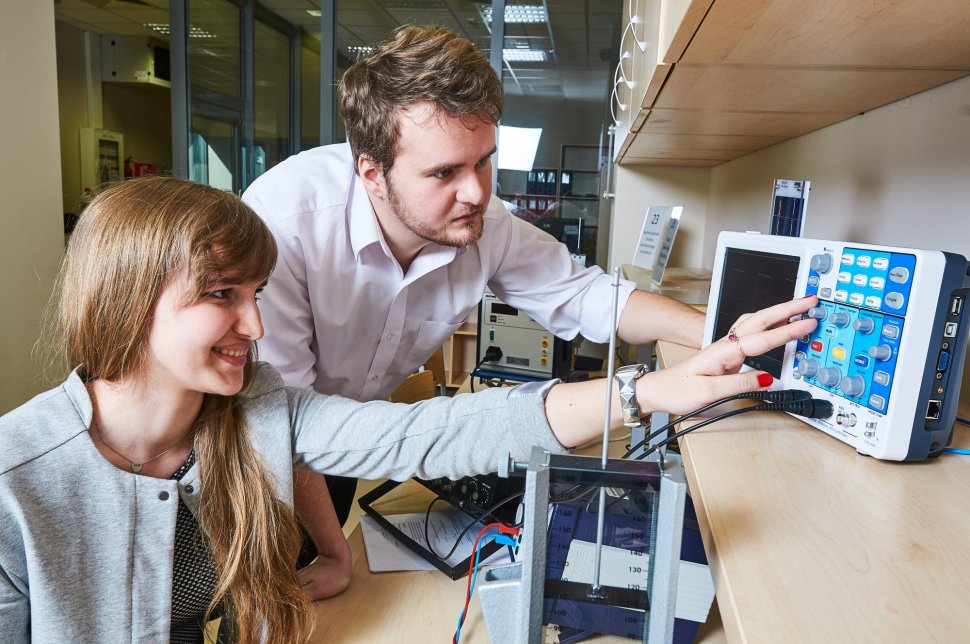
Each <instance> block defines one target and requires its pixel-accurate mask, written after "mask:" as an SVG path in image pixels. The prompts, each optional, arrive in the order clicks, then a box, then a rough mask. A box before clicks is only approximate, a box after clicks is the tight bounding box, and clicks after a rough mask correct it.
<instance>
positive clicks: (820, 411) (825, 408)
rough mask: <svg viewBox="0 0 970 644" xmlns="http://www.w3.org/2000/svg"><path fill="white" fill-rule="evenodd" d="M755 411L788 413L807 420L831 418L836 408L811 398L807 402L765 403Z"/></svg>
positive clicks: (819, 399)
mask: <svg viewBox="0 0 970 644" xmlns="http://www.w3.org/2000/svg"><path fill="white" fill-rule="evenodd" d="M755 409H758V410H759V411H787V412H788V413H789V414H795V415H796V416H804V417H805V418H829V417H830V416H831V415H832V413H833V412H834V411H835V408H834V407H833V406H832V403H830V402H829V401H827V400H822V399H821V398H809V399H807V400H795V401H792V402H782V403H764V404H761V405H758V406H757V407H756V408H755Z"/></svg>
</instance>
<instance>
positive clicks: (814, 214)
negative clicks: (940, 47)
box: [704, 77, 970, 266]
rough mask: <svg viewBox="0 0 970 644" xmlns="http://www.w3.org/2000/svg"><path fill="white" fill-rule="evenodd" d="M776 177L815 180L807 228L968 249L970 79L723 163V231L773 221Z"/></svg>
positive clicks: (719, 216) (719, 172) (713, 205)
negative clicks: (772, 195) (773, 189)
mask: <svg viewBox="0 0 970 644" xmlns="http://www.w3.org/2000/svg"><path fill="white" fill-rule="evenodd" d="M775 179H810V180H811V181H812V191H811V195H810V196H809V200H808V213H807V218H806V227H805V231H804V235H805V236H806V237H816V238H821V239H833V240H839V241H856V242H863V243H873V244H888V245H893V246H906V247H912V248H928V249H938V250H948V251H952V252H957V253H961V254H963V255H965V256H968V257H970V77H966V78H963V79H960V80H957V81H953V82H951V83H949V84H947V85H943V86H941V87H937V88H934V89H931V90H928V91H926V92H923V93H921V94H917V95H915V96H912V97H910V98H906V99H903V100H901V101H897V102H896V103H892V104H890V105H886V106H884V107H881V108H879V109H877V110H873V111H872V112H868V113H866V114H862V115H859V116H856V117H853V118H851V119H849V120H847V121H843V122H841V123H837V124H835V125H831V126H829V127H827V128H824V129H822V130H818V131H816V132H812V133H810V134H806V135H804V136H801V137H798V138H796V139H792V140H790V141H786V142H784V143H779V144H778V145H775V146H772V147H770V148H767V149H765V150H761V151H759V152H755V153H752V154H749V155H747V156H744V157H741V158H740V159H735V160H734V161H729V162H727V163H723V164H721V165H719V166H716V167H715V168H713V169H712V171H711V192H710V200H709V206H708V212H709V221H710V225H709V226H708V229H707V232H706V235H705V244H704V259H705V262H706V264H707V265H708V266H709V265H710V263H711V262H712V261H713V257H714V247H715V244H716V241H717V233H718V231H719V230H722V229H723V230H761V231H764V230H766V229H767V222H768V213H769V203H770V201H771V187H772V184H773V181H774V180H775Z"/></svg>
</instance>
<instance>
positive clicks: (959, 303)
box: [950, 295, 963, 315]
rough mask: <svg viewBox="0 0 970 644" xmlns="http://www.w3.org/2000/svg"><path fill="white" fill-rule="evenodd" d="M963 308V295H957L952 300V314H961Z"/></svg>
mask: <svg viewBox="0 0 970 644" xmlns="http://www.w3.org/2000/svg"><path fill="white" fill-rule="evenodd" d="M962 310H963V296H962V295H956V296H954V298H953V299H952V300H950V315H960V311H962Z"/></svg>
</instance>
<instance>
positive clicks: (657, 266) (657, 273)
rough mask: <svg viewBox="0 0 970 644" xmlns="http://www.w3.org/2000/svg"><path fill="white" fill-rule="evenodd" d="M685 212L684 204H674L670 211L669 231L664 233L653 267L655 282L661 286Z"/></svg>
mask: <svg viewBox="0 0 970 644" xmlns="http://www.w3.org/2000/svg"><path fill="white" fill-rule="evenodd" d="M683 212H684V207H683V206H674V207H673V209H672V210H671V213H670V220H669V222H668V223H667V232H666V234H664V241H663V244H661V246H660V250H659V251H658V252H657V259H656V262H655V263H654V267H653V276H652V277H651V279H652V280H653V283H654V284H656V285H657V286H660V283H661V282H662V281H663V278H664V271H665V270H666V269H667V260H668V259H670V249H671V248H672V247H673V245H674V238H675V237H676V236H677V229H678V228H679V227H680V216H681V215H682V214H683Z"/></svg>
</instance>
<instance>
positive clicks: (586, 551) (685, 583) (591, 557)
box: [562, 539, 714, 624]
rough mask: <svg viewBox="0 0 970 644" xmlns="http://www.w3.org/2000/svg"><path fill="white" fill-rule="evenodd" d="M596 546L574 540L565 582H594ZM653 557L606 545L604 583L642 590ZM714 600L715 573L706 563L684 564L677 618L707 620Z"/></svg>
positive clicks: (679, 574) (680, 572)
mask: <svg viewBox="0 0 970 644" xmlns="http://www.w3.org/2000/svg"><path fill="white" fill-rule="evenodd" d="M595 561H596V544H595V543H590V542H589V541H580V540H579V539H573V540H572V542H571V543H570V544H569V554H567V555H566V569H565V571H564V572H563V575H562V578H563V580H564V581H577V582H582V583H592V582H593V570H594V566H595V565H596V564H595ZM649 566H650V555H645V554H641V553H638V552H633V551H630V550H626V549H624V548H614V547H612V546H603V559H602V561H601V562H600V584H602V585H603V586H612V587H613V588H642V587H643V586H644V585H645V584H646V581H647V574H648V572H649ZM713 601H714V581H713V580H712V579H711V570H710V568H709V567H708V566H705V565H703V564H698V563H693V562H691V561H681V562H680V568H679V569H678V572H677V600H676V604H675V605H674V617H678V618H680V619H686V620H690V621H692V622H700V623H701V624H703V623H704V622H706V621H707V613H708V611H709V610H710V608H711V603H712V602H713Z"/></svg>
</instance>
